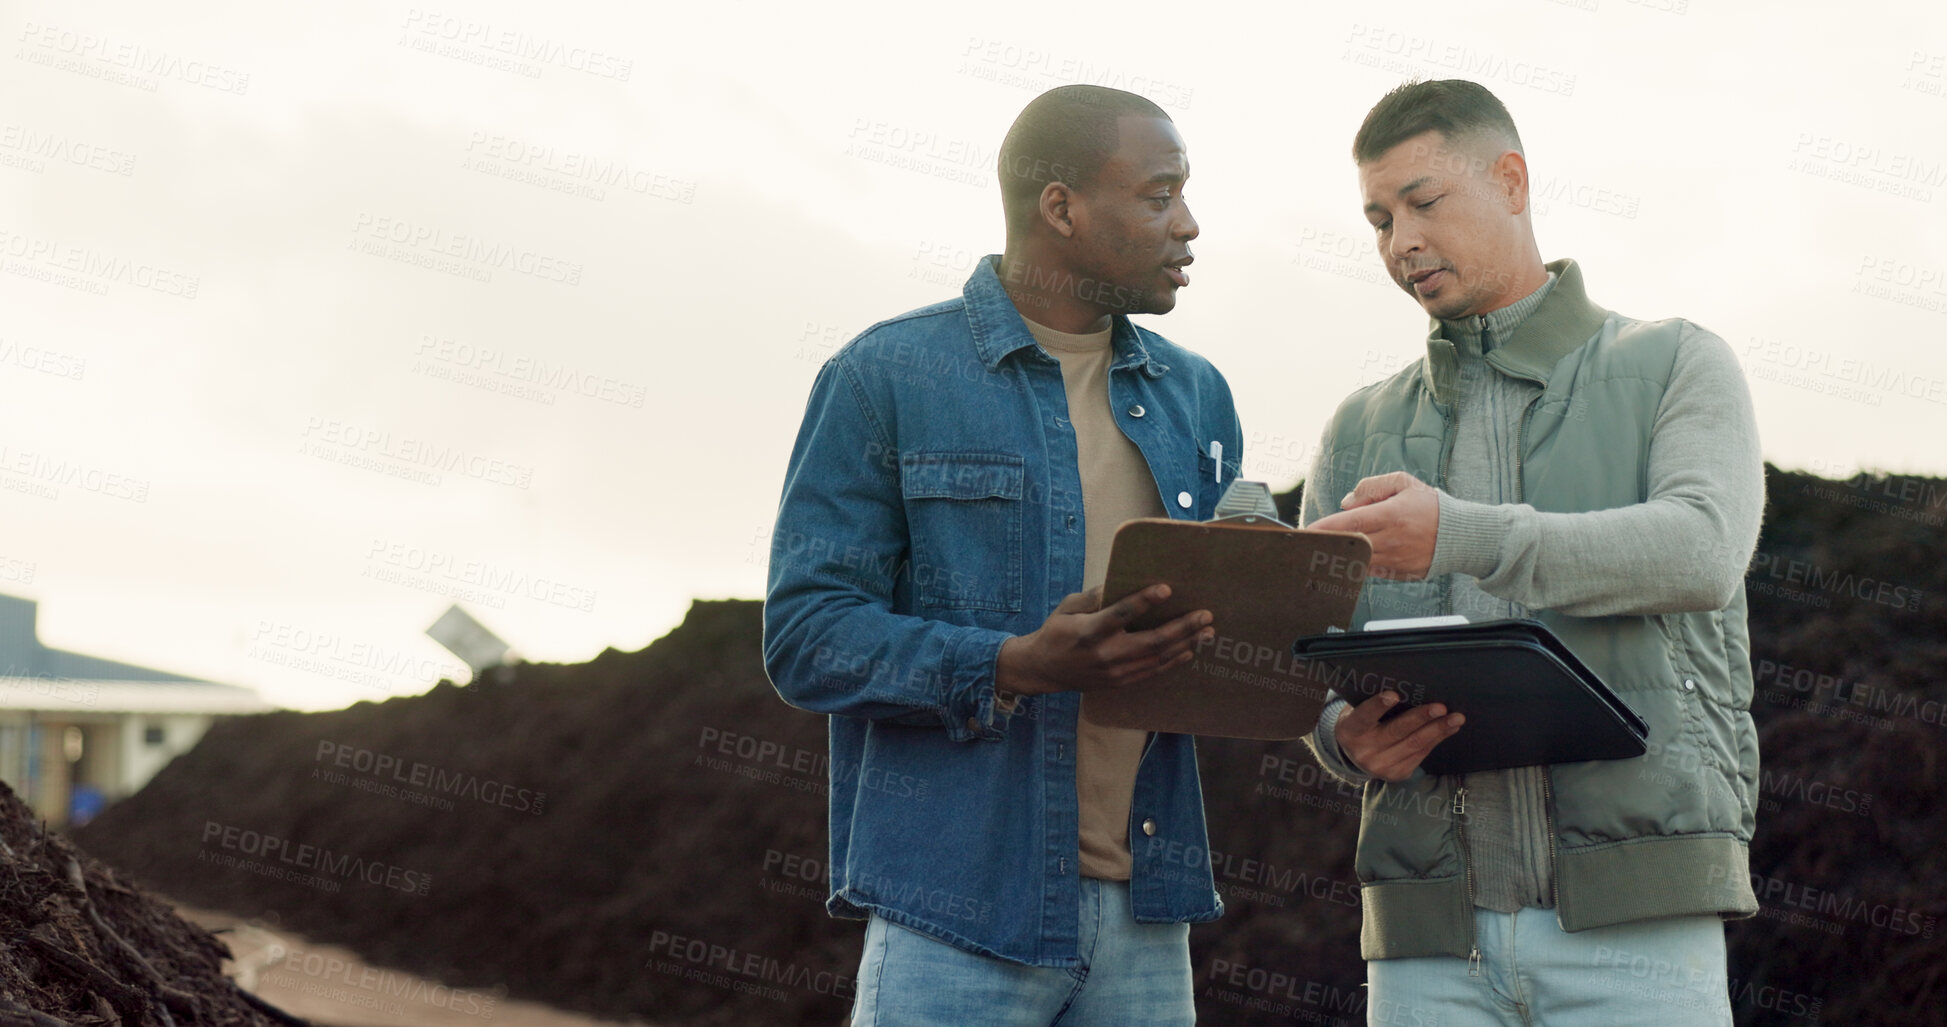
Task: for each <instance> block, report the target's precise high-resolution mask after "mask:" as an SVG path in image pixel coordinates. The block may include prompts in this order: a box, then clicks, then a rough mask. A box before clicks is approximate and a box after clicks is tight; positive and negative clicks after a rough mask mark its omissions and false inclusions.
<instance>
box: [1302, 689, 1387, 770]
mask: <svg viewBox="0 0 1947 1027" xmlns="http://www.w3.org/2000/svg"><path fill="white" fill-rule="evenodd" d="M1351 708H1352V707H1351V704H1350V703H1348V702H1346V701H1345V700H1344V699H1342V698H1339V697H1338V696H1333V697H1332V701H1331V702H1328V703H1326V704H1325V710H1324V712H1322V713H1320V714H1319V717H1318V726H1317V727H1315V728H1313V729H1312V733H1311V736H1310V737H1309V738H1307V739H1306V741H1307V742H1309V743H1310V744H1311V748H1312V754H1313V755H1314V756H1317V757H1318V762H1319V765H1320V766H1322V767H1324V768H1325V770H1326V772H1328V773H1330V774H1331V775H1332V776H1334V777H1337V778H1339V779H1340V780H1342V781H1346V782H1349V783H1351V784H1355V785H1363V784H1365V783H1366V782H1367V781H1370V780H1372V775H1370V774H1368V773H1366V772H1365V771H1363V770H1360V769H1359V768H1358V767H1357V766H1356V765H1354V764H1353V762H1352V761H1351V760H1349V759H1347V758H1346V756H1345V750H1343V749H1340V748H1339V717H1340V716H1341V715H1342V714H1344V713H1345V711H1346V710H1348V709H1351Z"/></svg>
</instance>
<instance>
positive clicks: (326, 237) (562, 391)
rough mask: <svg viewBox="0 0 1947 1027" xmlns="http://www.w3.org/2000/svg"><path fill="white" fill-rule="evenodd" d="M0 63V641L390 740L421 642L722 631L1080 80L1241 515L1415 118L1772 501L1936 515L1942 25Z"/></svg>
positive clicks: (757, 9) (764, 27)
mask: <svg viewBox="0 0 1947 1027" xmlns="http://www.w3.org/2000/svg"><path fill="white" fill-rule="evenodd" d="M962 6H963V7H964V5H962ZM0 12H4V20H3V21H0V27H4V30H5V31H6V32H8V33H9V34H10V36H9V38H8V40H7V43H6V52H5V54H4V55H0V107H3V108H4V109H3V110H0V196H4V206H3V207H0V211H4V219H3V220H0V270H3V271H4V272H5V273H4V274H0V311H4V317H0V525H3V526H4V528H3V529H0V592H8V593H12V594H17V595H24V596H28V597H32V598H36V599H39V600H40V601H41V634H42V637H43V638H44V639H45V640H47V641H48V642H50V643H51V644H55V645H59V646H64V647H67V648H73V649H79V650H81V651H84V652H88V653H93V654H98V655H104V656H111V657H116V658H120V659H127V660H134V661H137V662H142V663H147V664H152V665H156V666H160V667H164V668H168V669H171V670H176V671H181V672H185V673H190V674H196V675H200V676H206V677H210V678H214V679H217V680H221V681H228V682H235V683H239V684H247V685H252V686H256V687H258V688H260V689H262V691H263V692H264V694H265V696H266V697H267V698H269V699H270V700H272V701H274V702H278V703H282V704H285V705H289V706H294V707H300V708H324V707H331V706H339V705H343V704H345V703H348V702H352V701H356V700H358V699H361V698H381V697H383V696H384V695H387V694H393V693H412V692H418V691H423V690H424V689H425V688H426V687H428V686H429V685H430V684H431V683H432V682H433V681H435V680H437V678H438V676H439V675H440V674H441V673H442V672H450V671H452V669H453V668H454V661H453V660H452V659H451V657H449V656H447V655H446V654H445V652H444V651H443V650H441V649H440V648H439V647H438V646H437V645H435V644H434V643H433V642H431V641H429V640H427V639H426V638H425V637H424V635H423V634H422V632H423V630H424V629H425V627H426V626H427V625H429V624H430V623H432V621H433V620H434V619H435V618H436V617H437V616H438V615H439V614H440V613H441V612H442V611H443V610H444V609H445V608H446V606H447V605H448V604H449V603H450V602H452V601H453V599H454V598H455V597H458V598H461V599H463V600H464V601H465V603H466V605H467V606H468V608H469V609H471V610H472V611H473V612H474V613H475V614H476V615H477V616H479V618H480V619H481V620H482V621H484V622H485V623H486V624H487V625H488V626H489V627H491V628H493V629H495V630H496V631H498V632H499V633H500V634H501V635H502V636H504V637H505V638H506V639H507V640H509V641H510V642H512V643H513V644H514V645H515V646H516V647H517V648H518V649H519V650H520V651H521V652H523V653H525V654H527V655H528V656H530V657H531V658H535V659H548V660H568V661H576V660H582V659H586V658H589V657H591V656H593V655H595V654H596V653H598V652H600V651H601V649H602V648H603V647H604V646H615V647H617V648H622V649H634V648H637V647H640V646H642V645H643V644H645V643H647V642H648V641H650V640H652V639H654V638H655V637H657V636H659V635H661V634H663V633H664V632H666V631H667V630H668V629H669V628H670V627H672V626H673V625H674V624H675V623H676V622H677V621H678V620H680V618H681V616H682V614H683V611H684V610H685V608H686V607H687V605H688V603H689V602H690V600H691V598H692V597H729V596H744V597H757V596H760V595H761V593H762V588H763V555H764V552H765V545H766V542H765V540H766V536H767V535H768V533H769V532H770V529H771V519H772V514H773V511H774V510H775V506H776V502H777V494H778V489H779V486H780V483H781V480H782V475H783V471H784V461H785V458H786V455H787V453H788V452H789V448H790V445H791V441H792V437H793V434H794V432H795V431H796V428H797V425H798V421H799V417H800V415H801V414H802V412H803V408H804V399H805V394H806V391H807V389H808V387H809V385H810V382H811V378H812V375H813V373H814V372H815V370H816V368H817V366H818V363H819V362H820V361H821V360H822V359H823V358H824V357H825V356H826V355H828V354H829V353H830V352H831V350H832V349H833V348H835V347H836V346H837V345H839V344H841V343H842V342H844V341H845V340H846V339H848V338H850V337H851V336H853V335H854V334H856V333H857V332H858V331H859V330H861V329H863V328H864V327H866V326H867V325H870V324H871V323H873V322H875V321H877V320H880V319H882V318H885V317H889V316H892V315H895V314H898V313H900V312H902V311H904V310H908V309H911V308H913V307H916V306H920V305H922V304H925V303H930V302H933V301H935V300H939V299H942V298H945V297H948V296H951V295H955V294H957V293H958V292H959V290H960V287H961V285H962V283H963V282H964V280H965V278H966V276H967V273H968V271H969V269H970V268H971V266H972V262H973V261H974V259H975V258H976V257H977V256H978V255H980V254H984V253H989V252H995V251H998V250H999V249H1000V247H1001V242H1002V236H1001V222H1000V216H999V199H998V190H997V187H996V185H995V184H994V182H993V177H994V172H993V162H994V156H995V152H996V149H997V147H998V145H999V142H1000V139H1001V136H1002V134H1003V133H1004V132H1005V130H1006V128H1007V126H1008V124H1009V123H1010V122H1011V121H1012V120H1013V118H1014V116H1015V115H1016V114H1017V113H1018V112H1019V110H1020V108H1021V107H1022V105H1024V104H1025V103H1026V102H1027V101H1028V100H1029V99H1030V98H1031V97H1033V96H1034V95H1035V94H1036V93H1037V92H1039V91H1041V90H1043V89H1045V88H1049V87H1052V86H1055V85H1061V84H1064V83H1068V82H1075V81H1085V82H1097V83H1101V84H1106V85H1114V86H1121V87H1123V88H1128V89H1132V90H1134V91H1137V92H1143V93H1145V94H1147V95H1149V96H1151V97H1152V98H1153V99H1155V100H1157V101H1158V102H1159V103H1161V104H1162V105H1163V106H1164V108H1165V109H1166V110H1167V111H1169V113H1170V114H1171V116H1172V117H1173V118H1174V119H1175V120H1176V122H1177V125H1178V127H1179V129H1180V130H1181V132H1182V134H1183V136H1184V138H1185V140H1186V141H1187V143H1188V146H1189V151H1190V159H1191V165H1192V169H1193V175H1192V178H1191V180H1190V184H1189V187H1188V190H1187V196H1188V198H1189V201H1190V204H1191V207H1192V209H1193V210H1194V212H1195V213H1196V215H1197V218H1198V220H1199V221H1200V222H1201V224H1202V227H1203V235H1202V237H1201V238H1200V239H1198V240H1197V241H1196V243H1195V251H1196V255H1197V266H1196V268H1195V272H1194V275H1193V278H1194V283H1193V284H1192V286H1191V287H1190V288H1189V289H1188V290H1186V291H1185V292H1184V293H1183V294H1182V296H1181V298H1180V302H1179V304H1178V306H1177V309H1176V311H1175V312H1174V313H1172V314H1171V315H1169V316H1168V317H1167V318H1151V319H1149V323H1150V324H1151V326H1152V327H1154V328H1156V329H1158V330H1159V331H1162V332H1164V333H1165V334H1167V335H1168V336H1170V337H1171V338H1173V339H1175V340H1177V341H1178V342H1181V343H1183V344H1185V345H1187V346H1189V347H1191V348H1193V349H1196V350H1198V351H1200V352H1202V353H1204V354H1206V355H1208V356H1209V357H1211V358H1212V359H1213V360H1214V361H1215V362H1216V363H1217V365H1218V366H1219V368H1221V369H1222V370H1223V371H1224V372H1225V373H1226V374H1227V376H1228V377H1229V380H1230V382H1231V385H1232V388H1233V389H1234V390H1235V392H1236V395H1237V399H1238V407H1239V412H1240V415H1241V417H1242V419H1243V422H1244V431H1245V437H1246V440H1247V446H1246V451H1245V469H1246V471H1247V472H1248V474H1249V475H1250V476H1252V477H1256V478H1260V479H1263V480H1267V481H1269V482H1271V483H1272V484H1273V485H1274V486H1275V487H1278V488H1284V487H1287V486H1289V485H1290V484H1291V483H1292V482H1294V481H1295V480H1296V479H1297V478H1299V477H1300V476H1301V475H1302V474H1303V471H1304V468H1305V466H1306V464H1307V462H1308V460H1309V457H1310V449H1311V447H1312V445H1313V443H1314V442H1315V440H1316V438H1317V435H1318V432H1319V430H1320V428H1321V427H1322V425H1323V423H1324V420H1325V418H1326V417H1327V415H1328V414H1329V413H1330V412H1331V410H1332V408H1333V407H1334V405H1335V404H1336V403H1337V401H1338V400H1339V399H1340V398H1341V397H1342V396H1343V395H1344V394H1345V393H1346V392H1348V391H1349V390H1351V389H1352V388H1354V387H1356V386H1358V385H1361V384H1364V383H1366V382H1369V381H1371V380H1374V379H1376V378H1378V377H1380V376H1381V375H1382V374H1384V373H1388V372H1390V371H1392V370H1393V369H1395V368H1397V367H1398V366H1400V365H1401V364H1403V363H1405V362H1406V361H1407V360H1410V359H1413V358H1414V355H1415V353H1416V351H1417V350H1418V347H1419V344H1420V340H1421V339H1422V338H1423V335H1424V330H1425V322H1424V317H1423V315H1422V314H1421V313H1420V311H1419V309H1418V308H1417V307H1416V306H1415V305H1414V304H1413V303H1412V302H1411V301H1410V300H1409V299H1408V298H1407V297H1405V296H1404V295H1403V294H1401V293H1400V292H1398V291H1397V290H1396V289H1395V288H1394V287H1393V286H1392V285H1391V284H1390V283H1389V282H1387V281H1386V279H1385V277H1384V275H1383V273H1382V272H1381V269H1380V266H1379V263H1378V259H1377V257H1376V256H1375V253H1374V250H1373V245H1372V241H1371V239H1372V236H1371V232H1370V230H1369V229H1368V228H1367V227H1366V224H1365V221H1364V218H1363V217H1362V216H1361V214H1360V211H1359V201H1358V195H1357V182H1356V174H1355V171H1354V168H1353V166H1352V164H1351V162H1350V159H1349V158H1348V156H1347V149H1348V147H1349V144H1350V140H1351V136H1352V133H1353V132H1354V130H1355V129H1356V128H1357V126H1358V123H1359V120H1360V118H1361V117H1362V116H1363V114H1364V112H1365V111H1366V109H1367V108H1369V107H1370V106H1371V105H1372V103H1373V102H1374V100H1376V99H1377V98H1378V96H1379V95H1380V94H1381V93H1383V92H1384V91H1385V90H1386V89H1388V88H1389V87H1391V86H1392V85H1394V84H1395V83H1397V82H1399V81H1401V80H1402V79H1404V78H1408V77H1453V76H1459V77H1468V78H1473V79H1476V80H1478V81H1481V82H1482V83H1484V84H1486V85H1487V86H1488V87H1489V88H1491V89H1493V90H1494V91H1495V92H1496V94H1497V95H1499V96H1500V97H1501V98H1502V100H1503V101H1504V102H1505V103H1506V104H1507V106H1508V107H1509V109H1510V110H1511V112H1512V113H1513V115H1514V117H1515V120H1516V123H1517V124H1518V125H1519V127H1520V129H1521V133H1522V136H1523V139H1524V142H1525V143H1526V147H1527V153H1528V160H1529V166H1530V169H1531V174H1532V176H1533V181H1534V184H1535V191H1536V195H1535V202H1536V212H1537V216H1536V218H1535V226H1536V233H1537V235H1538V237H1539V239H1540V242H1541V248H1542V252H1543V255H1544V257H1546V258H1548V259H1555V258H1558V257H1564V256H1568V257H1574V258H1576V259H1577V260H1578V261H1580V262H1581V263H1582V265H1583V266H1584V268H1585V271H1586V275H1587V280H1588V283H1589V288H1590V292H1591V295H1592V296H1593V297H1594V298H1595V299H1596V300H1597V301H1598V302H1600V303H1603V304H1604V305H1607V306H1610V307H1613V308H1615V309H1617V310H1620V311H1622V312H1624V313H1627V314H1630V315H1632V316H1638V317H1644V318H1662V317H1670V316H1683V317H1687V318H1690V319H1692V320H1694V321H1697V322H1699V323H1701V324H1703V325H1704V326H1706V327H1708V328H1710V329H1712V330H1714V331H1716V332H1717V333H1718V334H1719V335H1721V336H1723V337H1724V338H1725V339H1726V340H1728V341H1729V342H1730V344H1731V345H1732V347H1733V348H1734V349H1735V350H1736V351H1737V353H1738V354H1739V357H1740V359H1741V360H1742V361H1743V364H1744V367H1745V369H1746V371H1747V372H1748V374H1749V375H1750V378H1751V385H1752V390H1753V393H1754V395H1755V397H1756V401H1757V410H1758V418H1759V425H1760V428H1761V431H1762V433H1763V439H1764V451H1765V454H1766V456H1767V457H1768V458H1769V459H1771V460H1772V461H1774V462H1777V463H1780V464H1783V465H1786V466H1789V467H1796V468H1810V469H1816V470H1820V471H1822V472H1824V473H1827V474H1830V475H1845V474H1850V473H1852V472H1853V470H1855V469H1856V468H1860V467H1867V468H1882V469H1893V470H1908V471H1921V472H1927V473H1933V474H1940V473H1947V449H1943V445H1942V440H1943V437H1947V432H1943V429H1944V428H1947V355H1943V350H1942V343H1941V341H1940V340H1941V338H1942V336H1943V330H1947V132H1943V127H1947V15H1943V14H1942V8H1941V6H1940V5H1939V4H1937V3H1931V2H1910V3H1905V4H1898V5H1893V4H1873V3H1861V4H1852V5H1848V6H1847V7H1845V8H1843V9H1840V8H1834V7H1832V6H1830V5H1825V4H1820V5H1809V4H1806V5H1801V6H1800V8H1797V9H1794V8H1793V7H1791V6H1789V5H1779V4H1774V5H1765V6H1763V7H1761V8H1760V7H1758V6H1756V5H1752V4H1748V3H1732V2H1729V0H1642V2H1637V0H1579V2H1553V0H1521V2H1508V3H1499V4H1483V5H1475V4H1470V5H1464V6H1462V5H1452V4H1438V5H1434V4H1413V3H1401V4H1392V5H1383V6H1378V7H1375V5H1371V4H1353V3H1343V4H1331V3H1308V4H1303V5H1295V4H1294V5H1271V4H1265V5H1261V6H1260V7H1256V8H1241V7H1240V8H1225V7H1224V6H1223V5H1217V6H1216V7H1215V8H1213V9H1211V10H1207V11H1202V12H1199V11H1196V10H1194V9H1192V8H1190V7H1187V6H1184V5H1179V4H1171V5H1155V6H1142V5H1129V4H1125V5H1117V6H1113V7H1109V6H1104V7H1101V8H1099V9H1090V8H1086V7H1077V6H1074V5H1067V6H1061V7H1053V8H1051V7H1049V6H1048V5H1046V4H1032V5H1030V4H983V5H979V6H978V8H965V9H961V10H949V9H946V8H940V7H936V6H928V5H918V6H915V5H911V4H898V5H890V4H889V5H886V6H884V7H882V8H880V9H878V10H876V11H874V10H857V11H856V12H854V11H844V10H840V9H838V8H835V7H833V6H831V5H802V4H786V3H774V4H736V3H725V4H710V5H704V4H694V5H672V4H651V5H640V4H622V3H614V4H608V5H580V4H575V5H570V4H550V5H533V4H518V5H517V4H492V3H486V4H480V3H469V4H466V5H454V6H452V7H443V8H442V7H430V6H420V7H415V6H412V5H410V4H394V3H348V4H341V5H316V6H311V7H291V6H289V5H276V4H272V5H263V4H233V5H218V4H213V3H200V2H198V0H189V2H188V3H186V4H171V5H165V6H162V7H157V6H155V5H150V4H136V3H128V2H107V3H91V4H87V5H57V4H50V3H26V4H18V3H8V4H6V5H4V6H0ZM455 12H459V13H455ZM462 676H464V675H463V673H462Z"/></svg>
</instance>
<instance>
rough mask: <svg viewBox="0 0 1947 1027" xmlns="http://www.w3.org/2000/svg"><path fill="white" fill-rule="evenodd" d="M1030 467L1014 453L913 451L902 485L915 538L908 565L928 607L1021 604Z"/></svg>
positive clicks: (902, 468)
mask: <svg viewBox="0 0 1947 1027" xmlns="http://www.w3.org/2000/svg"><path fill="white" fill-rule="evenodd" d="M1025 477H1026V469H1025V467H1024V464H1023V461H1022V459H1021V458H1020V457H1019V456H1016V455H1014V454H1011V453H926V452H908V453H905V454H903V455H902V456H901V457H900V458H899V488H900V494H901V496H902V497H903V498H904V500H905V506H906V524H907V532H908V535H909V537H910V539H911V541H912V562H911V565H910V566H909V568H908V570H909V571H910V573H911V575H912V582H913V589H914V592H915V594H916V595H917V596H918V597H919V601H920V604H921V605H923V606H932V607H939V608H942V609H959V610H995V611H999V612H1002V613H1013V612H1016V611H1019V610H1020V609H1021V526H1022V521H1023V519H1024V518H1025V516H1026V512H1025V509H1024V508H1025V505H1026V504H1025V503H1023V502H1022V495H1023V481H1024V479H1025Z"/></svg>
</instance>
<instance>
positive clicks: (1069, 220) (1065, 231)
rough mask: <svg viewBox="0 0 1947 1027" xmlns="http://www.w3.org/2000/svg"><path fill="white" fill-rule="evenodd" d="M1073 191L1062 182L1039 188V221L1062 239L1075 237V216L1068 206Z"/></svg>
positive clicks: (1073, 195)
mask: <svg viewBox="0 0 1947 1027" xmlns="http://www.w3.org/2000/svg"><path fill="white" fill-rule="evenodd" d="M1074 199H1075V191H1074V190H1072V189H1070V188H1068V185H1067V184H1066V183H1064V182H1059V181H1056V182H1049V183H1048V184H1047V185H1044V186H1042V187H1041V207H1040V210H1041V220H1042V221H1043V222H1045V223H1047V225H1048V227H1050V228H1053V229H1054V230H1055V232H1056V233H1057V234H1059V235H1060V236H1061V237H1062V238H1064V239H1073V238H1074V237H1075V214H1074V211H1073V210H1072V209H1071V208H1070V206H1069V205H1070V204H1071V203H1072V202H1073V201H1074Z"/></svg>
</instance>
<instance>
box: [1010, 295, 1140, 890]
mask: <svg viewBox="0 0 1947 1027" xmlns="http://www.w3.org/2000/svg"><path fill="white" fill-rule="evenodd" d="M1027 326H1028V331H1029V332H1031V333H1033V335H1034V338H1035V341H1036V342H1039V343H1040V344H1041V348H1042V349H1044V350H1046V351H1048V354H1049V355H1050V356H1052V357H1054V358H1055V359H1056V360H1059V361H1061V381H1062V386H1063V388H1064V389H1065V390H1066V391H1067V393H1068V418H1069V420H1070V422H1071V423H1073V425H1074V427H1075V448H1076V456H1077V462H1078V463H1079V464H1080V470H1081V475H1082V517H1083V520H1084V522H1085V524H1086V530H1087V537H1086V539H1085V540H1084V542H1085V545H1086V549H1085V553H1086V555H1085V556H1084V557H1083V561H1082V588H1083V590H1087V589H1091V588H1094V587H1095V586H1097V585H1100V584H1102V581H1103V579H1104V578H1106V577H1107V576H1108V570H1109V543H1110V541H1112V540H1113V539H1114V538H1115V530H1116V529H1117V528H1119V527H1121V526H1122V523H1123V522H1124V521H1128V520H1131V519H1134V518H1137V517H1162V516H1165V513H1164V510H1163V501H1162V499H1161V498H1160V497H1159V496H1158V495H1157V492H1156V479H1155V477H1154V476H1152V475H1151V474H1150V472H1149V462H1148V461H1146V460H1144V459H1143V455H1142V450H1140V449H1137V448H1136V444H1135V443H1133V442H1131V441H1129V437H1128V436H1127V435H1124V434H1123V433H1122V429H1121V428H1120V427H1117V425H1116V423H1115V414H1114V412H1113V411H1111V410H1110V409H1109V364H1110V362H1111V361H1112V360H1113V359H1114V356H1115V353H1114V350H1113V349H1112V348H1111V347H1110V345H1109V337H1110V334H1111V331H1112V330H1111V329H1106V328H1105V329H1103V330H1102V331H1100V332H1096V333H1094V334H1091V335H1070V334H1068V333H1067V332H1058V331H1056V330H1054V329H1053V328H1048V327H1046V326H1044V325H1038V324H1035V323H1034V322H1033V321H1028V322H1027ZM1118 598H1120V597H1119V596H1104V597H1103V600H1104V601H1105V602H1107V601H1113V600H1115V599H1118ZM1148 743H1149V732H1147V731H1137V730H1133V729H1130V728H1115V727H1100V726H1097V725H1095V724H1092V723H1090V722H1089V721H1088V720H1087V719H1086V718H1082V719H1081V720H1080V721H1078V722H1077V724H1076V725H1075V798H1076V800H1077V802H1078V804H1079V806H1080V819H1081V857H1082V876H1084V877H1099V878H1104V879H1106V880H1111V881H1126V880H1128V879H1129V869H1130V856H1129V806H1130V803H1131V802H1132V801H1133V800H1134V798H1135V794H1136V766H1137V764H1139V763H1141V762H1142V754H1143V747H1144V746H1146V745H1147V744H1148Z"/></svg>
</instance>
